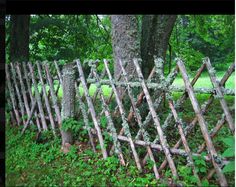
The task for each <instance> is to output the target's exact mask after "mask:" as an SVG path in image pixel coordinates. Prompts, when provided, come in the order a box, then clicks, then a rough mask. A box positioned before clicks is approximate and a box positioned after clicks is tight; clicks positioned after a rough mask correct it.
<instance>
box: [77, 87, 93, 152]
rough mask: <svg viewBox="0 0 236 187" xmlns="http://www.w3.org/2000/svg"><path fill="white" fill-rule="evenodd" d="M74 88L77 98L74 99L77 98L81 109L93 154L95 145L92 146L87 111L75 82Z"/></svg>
mask: <svg viewBox="0 0 236 187" xmlns="http://www.w3.org/2000/svg"><path fill="white" fill-rule="evenodd" d="M75 88H76V96H77V97H76V98H78V101H79V107H80V109H81V112H82V116H83V118H84V124H85V129H86V130H87V131H88V135H89V141H90V144H91V146H92V149H93V152H96V148H95V145H94V139H93V136H92V134H91V127H90V126H89V118H88V114H87V111H86V108H85V104H84V103H83V102H82V98H81V96H80V91H79V87H77V82H75Z"/></svg>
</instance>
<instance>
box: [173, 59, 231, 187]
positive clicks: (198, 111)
mask: <svg viewBox="0 0 236 187" xmlns="http://www.w3.org/2000/svg"><path fill="white" fill-rule="evenodd" d="M177 64H178V66H179V70H180V72H181V74H182V78H183V80H184V84H185V87H186V90H187V92H188V95H189V98H190V101H191V103H192V106H193V109H194V112H195V113H196V116H197V118H198V122H199V125H200V128H201V131H202V135H203V137H204V139H205V142H206V145H207V148H208V151H209V154H210V156H211V160H212V164H213V166H214V168H215V169H216V173H217V176H218V178H219V182H220V185H221V186H228V184H227V181H226V178H225V176H224V174H223V172H222V170H221V168H220V167H219V165H218V164H217V162H216V161H215V159H216V158H217V157H218V155H217V152H216V150H215V148H214V145H213V143H212V140H211V137H210V135H209V133H208V130H207V127H206V122H205V119H204V118H203V116H202V114H201V109H200V107H199V104H198V101H197V99H196V97H195V95H194V92H193V88H192V85H191V84H190V82H189V78H188V75H187V72H186V69H185V66H184V63H183V62H182V61H181V60H180V59H178V60H177Z"/></svg>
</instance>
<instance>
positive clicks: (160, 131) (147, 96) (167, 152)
mask: <svg viewBox="0 0 236 187" xmlns="http://www.w3.org/2000/svg"><path fill="white" fill-rule="evenodd" d="M133 62H134V65H135V68H136V72H137V74H138V78H139V81H140V82H141V83H142V88H143V91H144V94H145V96H146V100H147V103H148V106H149V109H150V111H151V114H152V118H153V121H154V123H155V126H156V128H157V132H158V135H159V137H160V142H161V145H162V147H163V150H164V153H165V156H166V158H167V161H168V163H169V166H170V169H171V172H172V174H173V176H174V177H176V178H178V174H177V170H176V167H175V164H174V161H173V159H172V158H171V154H170V151H169V146H168V145H167V141H166V138H165V137H164V134H163V131H162V129H161V124H160V122H159V120H158V117H157V114H156V112H155V109H154V107H153V102H152V100H151V96H150V95H149V92H148V89H147V86H146V84H145V82H144V77H143V75H142V71H141V69H140V67H139V64H138V60H137V59H134V60H133Z"/></svg>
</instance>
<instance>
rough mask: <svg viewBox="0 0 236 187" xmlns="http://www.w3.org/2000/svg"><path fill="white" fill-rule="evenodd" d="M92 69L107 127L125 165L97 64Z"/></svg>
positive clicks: (121, 161) (116, 150)
mask: <svg viewBox="0 0 236 187" xmlns="http://www.w3.org/2000/svg"><path fill="white" fill-rule="evenodd" d="M91 69H92V72H93V75H94V77H95V78H96V80H97V84H96V85H97V90H98V92H97V93H99V95H100V99H101V101H102V107H103V110H104V113H105V116H106V118H107V123H108V126H107V127H108V130H109V131H110V132H111V134H112V139H113V143H114V145H115V152H116V153H117V154H118V157H119V159H120V163H121V164H122V165H124V166H125V160H124V156H123V154H122V152H121V146H120V142H119V141H118V138H117V136H118V135H117V132H116V129H115V125H114V123H113V121H112V117H111V112H110V110H109V107H108V105H107V104H106V101H105V98H104V95H103V91H102V88H101V83H100V77H99V76H98V74H97V71H96V66H95V67H94V66H93V65H92V66H91ZM104 70H105V69H104ZM105 72H106V70H105V71H104V73H103V74H102V76H101V77H104V75H105Z"/></svg>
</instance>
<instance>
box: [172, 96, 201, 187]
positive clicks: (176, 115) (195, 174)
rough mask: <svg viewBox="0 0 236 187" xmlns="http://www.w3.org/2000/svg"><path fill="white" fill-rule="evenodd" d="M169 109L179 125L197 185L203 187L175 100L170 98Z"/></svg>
mask: <svg viewBox="0 0 236 187" xmlns="http://www.w3.org/2000/svg"><path fill="white" fill-rule="evenodd" d="M169 107H170V109H171V111H172V113H173V116H174V119H175V122H176V124H177V127H178V129H179V134H180V136H181V140H182V142H183V145H184V149H185V151H186V153H187V155H188V157H187V159H188V162H189V164H190V166H191V167H192V170H193V174H194V176H195V177H196V179H197V184H198V186H202V184H201V180H200V178H199V176H198V174H197V171H196V167H195V165H194V162H193V157H192V153H191V150H190V148H189V145H188V142H187V139H186V137H185V135H184V130H183V122H182V120H181V119H180V118H179V117H178V114H177V111H176V110H175V107H174V104H173V100H172V99H170V98H169Z"/></svg>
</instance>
